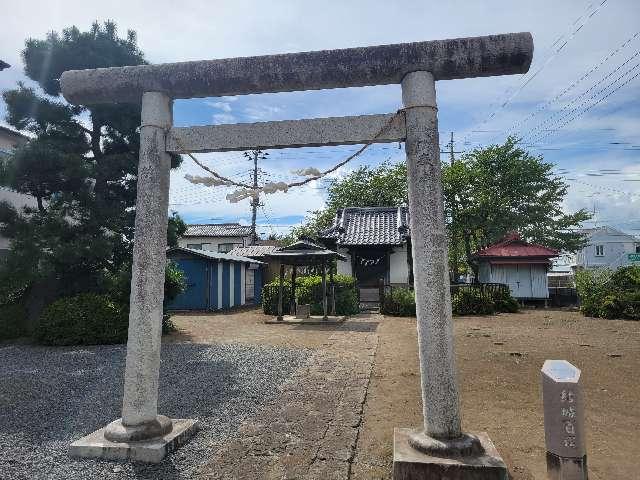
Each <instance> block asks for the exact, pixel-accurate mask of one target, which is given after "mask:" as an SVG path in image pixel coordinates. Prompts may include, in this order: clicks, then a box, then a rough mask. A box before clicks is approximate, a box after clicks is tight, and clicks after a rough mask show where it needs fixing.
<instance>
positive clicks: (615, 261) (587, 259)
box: [576, 229, 640, 268]
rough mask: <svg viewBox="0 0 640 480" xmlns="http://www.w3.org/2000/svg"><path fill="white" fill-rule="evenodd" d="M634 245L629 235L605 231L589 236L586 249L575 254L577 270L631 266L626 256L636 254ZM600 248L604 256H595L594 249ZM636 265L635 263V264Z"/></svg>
mask: <svg viewBox="0 0 640 480" xmlns="http://www.w3.org/2000/svg"><path fill="white" fill-rule="evenodd" d="M636 244H640V240H638V241H634V239H633V237H631V236H630V235H626V234H622V233H621V232H612V231H608V230H605V229H602V230H601V231H596V232H594V233H593V234H591V236H590V238H589V243H588V244H587V246H586V247H584V248H583V249H582V250H580V251H579V252H578V253H577V254H576V266H577V267H578V268H601V267H608V268H618V267H621V266H623V265H633V263H634V262H631V261H630V260H629V257H628V254H629V253H635V252H636ZM598 245H601V246H602V249H603V253H604V255H602V256H596V247H597V246H598ZM636 263H637V262H636Z"/></svg>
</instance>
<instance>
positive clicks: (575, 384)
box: [541, 360, 586, 458]
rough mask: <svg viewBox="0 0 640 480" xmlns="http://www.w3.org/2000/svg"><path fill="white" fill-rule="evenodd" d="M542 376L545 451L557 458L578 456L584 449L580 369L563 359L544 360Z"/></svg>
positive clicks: (582, 397)
mask: <svg viewBox="0 0 640 480" xmlns="http://www.w3.org/2000/svg"><path fill="white" fill-rule="evenodd" d="M541 376H542V403H543V407H544V436H545V444H546V446H547V451H549V452H551V453H553V454H555V455H558V456H560V457H571V458H581V457H582V456H583V455H585V454H586V451H585V438H584V396H583V393H582V385H581V384H580V369H578V368H576V367H575V366H573V365H572V364H570V363H569V362H567V361H566V360H547V361H546V362H544V365H543V367H542V370H541Z"/></svg>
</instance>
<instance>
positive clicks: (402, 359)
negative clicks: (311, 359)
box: [166, 310, 640, 480]
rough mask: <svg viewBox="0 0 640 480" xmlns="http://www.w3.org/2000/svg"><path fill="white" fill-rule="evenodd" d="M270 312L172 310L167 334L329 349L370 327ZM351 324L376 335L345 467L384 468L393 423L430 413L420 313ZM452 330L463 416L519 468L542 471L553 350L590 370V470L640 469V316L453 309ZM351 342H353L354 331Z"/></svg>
mask: <svg viewBox="0 0 640 480" xmlns="http://www.w3.org/2000/svg"><path fill="white" fill-rule="evenodd" d="M264 318H265V317H264V316H263V315H262V314H261V313H260V312H258V311H256V310H251V311H244V312H235V313H232V314H224V315H223V314H217V315H200V316H197V315H196V316H187V315H184V316H176V317H174V321H175V322H176V324H177V326H178V327H179V328H180V330H181V331H180V333H177V334H174V335H172V336H171V337H169V338H168V339H167V340H166V341H192V342H198V343H257V344H269V345H282V346H288V347H293V348H296V347H298V348H311V349H319V350H322V349H326V348H327V345H328V343H329V342H331V339H332V338H333V342H334V343H335V338H336V337H335V335H336V334H339V335H345V336H348V335H351V334H352V333H353V332H357V331H359V329H361V328H362V327H361V326H358V328H354V329H353V330H352V331H350V329H349V327H348V325H347V328H346V329H344V330H343V331H341V332H336V331H335V329H331V328H327V329H323V328H322V327H319V328H313V329H311V328H299V327H288V326H280V325H265V324H263V323H262V321H263V320H264ZM347 323H349V322H347ZM353 323H354V326H355V324H356V323H359V324H363V323H364V324H365V325H366V324H368V325H369V327H370V330H372V331H375V334H376V335H377V337H378V338H377V340H378V341H377V345H378V346H377V350H376V354H375V358H374V365H373V370H372V374H371V379H370V383H369V386H368V391H367V395H366V400H365V403H364V412H363V417H362V421H361V423H360V425H359V427H358V428H359V432H358V436H357V443H356V447H355V452H354V455H352V457H351V458H350V460H349V462H350V468H349V469H348V473H349V475H348V476H349V477H350V478H354V479H388V478H391V462H392V452H393V445H392V438H393V428H394V427H411V426H418V425H420V424H421V421H422V415H421V399H420V377H419V369H418V358H417V340H416V329H415V319H414V318H393V317H382V316H374V317H370V318H358V319H354V321H353ZM354 339H357V336H356V337H354ZM455 340H456V352H457V364H458V375H459V376H458V383H459V385H460V389H461V397H462V415H463V426H464V428H465V430H467V431H471V432H473V431H486V432H488V433H489V435H490V437H491V439H492V440H493V442H494V443H495V444H496V446H497V448H498V451H499V452H500V453H501V454H502V456H503V458H504V460H505V462H506V463H507V465H508V466H509V470H510V473H511V475H512V478H514V479H521V480H528V479H541V480H542V479H545V478H546V473H545V456H544V455H545V448H544V430H543V416H542V405H541V398H540V373H539V371H540V368H541V366H542V364H543V362H544V360H546V359H566V360H568V361H570V362H572V363H573V364H575V365H576V366H578V367H579V368H581V369H582V379H583V384H584V388H585V397H586V412H587V419H586V426H587V452H588V461H589V468H590V478H593V479H602V480H614V479H632V478H638V472H637V469H638V461H637V458H638V454H637V443H638V440H639V439H640V434H638V431H639V427H640V403H639V402H638V400H639V399H640V323H639V322H628V321H617V320H600V319H591V318H585V317H582V315H581V314H579V313H576V312H567V311H554V310H526V311H524V312H522V313H518V314H502V315H498V316H487V317H459V318H456V319H455ZM344 345H345V348H357V342H356V343H354V341H349V342H345V344H344ZM354 345H355V347H354ZM337 350H339V349H336V348H332V352H331V353H332V354H334V355H340V352H339V351H337ZM345 355H347V356H348V355H349V353H348V352H345ZM612 355H615V356H612Z"/></svg>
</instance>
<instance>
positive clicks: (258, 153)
mask: <svg viewBox="0 0 640 480" xmlns="http://www.w3.org/2000/svg"><path fill="white" fill-rule="evenodd" d="M267 155H269V154H268V153H262V150H252V151H251V152H244V156H245V157H247V158H248V159H249V160H250V161H253V172H252V177H253V190H254V192H255V194H254V196H253V197H252V198H251V202H250V203H249V204H250V205H251V245H255V244H256V243H257V241H258V234H257V232H256V218H257V215H258V207H259V206H260V192H259V191H258V173H259V169H258V160H264V159H265V158H267Z"/></svg>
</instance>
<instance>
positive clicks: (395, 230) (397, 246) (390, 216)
mask: <svg viewBox="0 0 640 480" xmlns="http://www.w3.org/2000/svg"><path fill="white" fill-rule="evenodd" d="M408 215H409V213H408V209H407V207H348V208H344V209H340V210H338V212H337V214H336V218H335V220H334V223H333V225H332V226H331V227H330V228H328V229H327V230H325V231H324V232H322V233H321V234H320V238H321V240H322V241H323V242H324V243H325V245H326V246H327V247H328V248H332V249H335V250H336V251H337V252H338V253H340V254H341V255H344V256H345V257H346V260H344V261H342V260H339V261H338V262H337V269H338V273H341V274H344V275H350V276H353V277H355V278H356V280H357V282H358V286H360V287H369V288H377V287H378V286H379V284H380V282H384V284H385V285H408V284H411V283H412V282H413V279H412V272H411V268H412V267H411V247H410V243H409V242H410V234H409V221H408Z"/></svg>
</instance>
